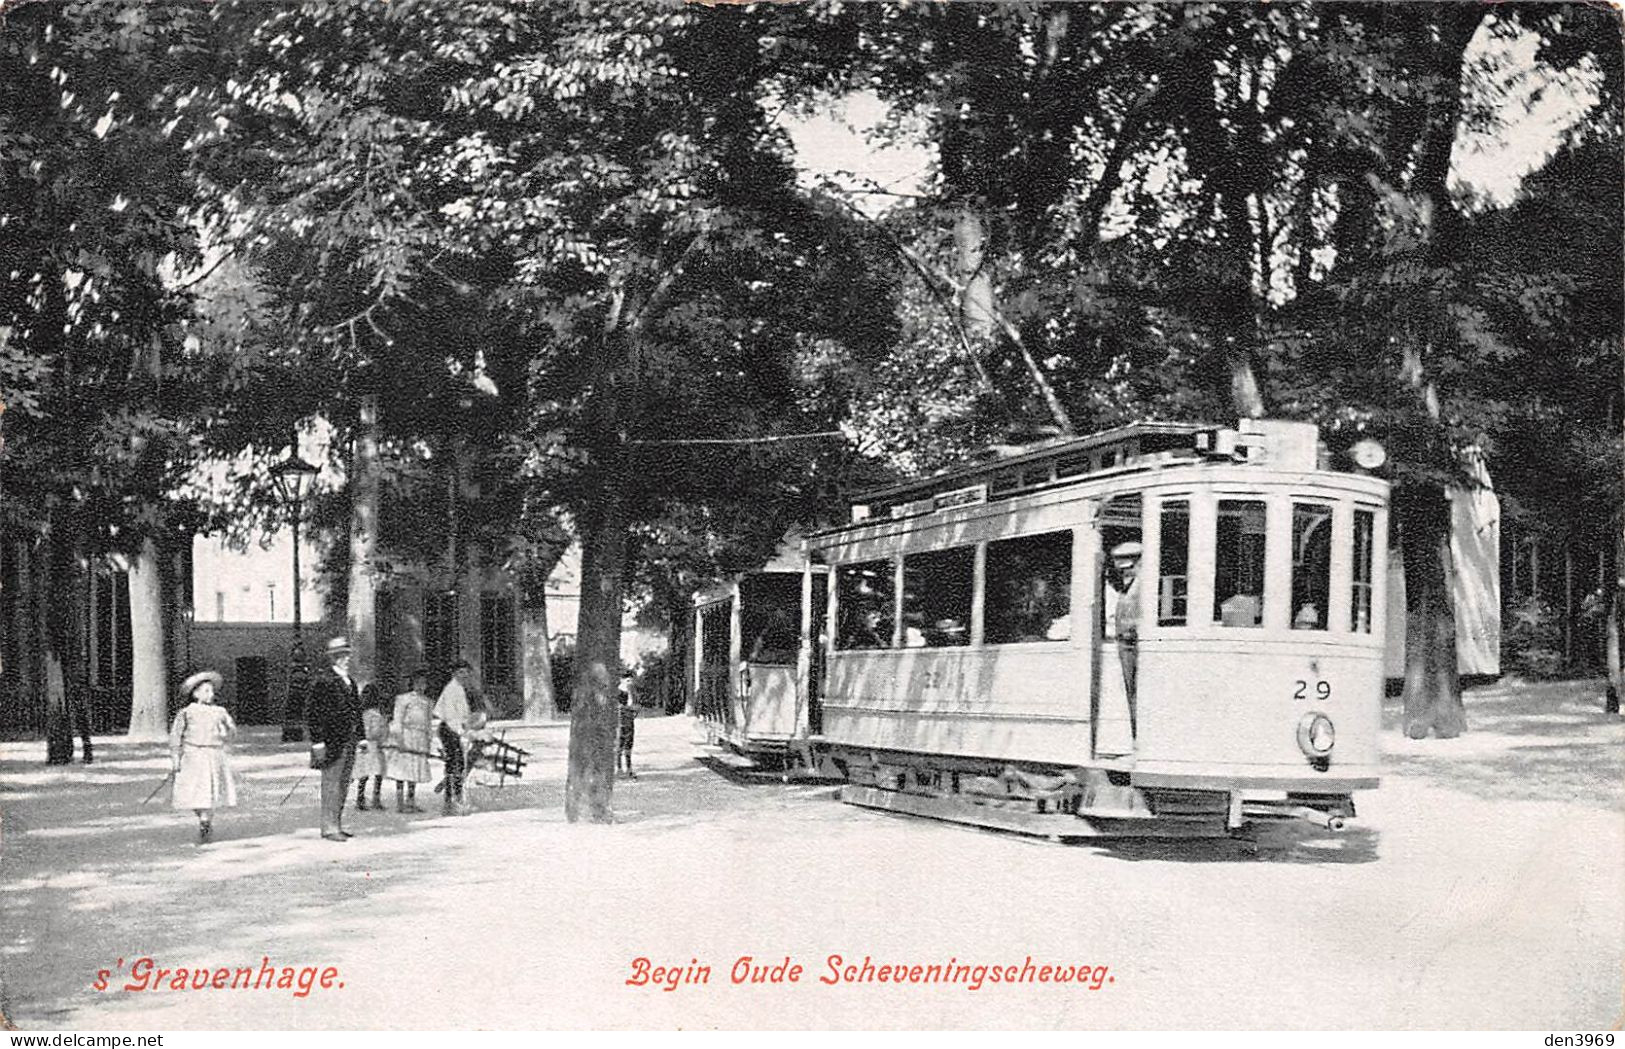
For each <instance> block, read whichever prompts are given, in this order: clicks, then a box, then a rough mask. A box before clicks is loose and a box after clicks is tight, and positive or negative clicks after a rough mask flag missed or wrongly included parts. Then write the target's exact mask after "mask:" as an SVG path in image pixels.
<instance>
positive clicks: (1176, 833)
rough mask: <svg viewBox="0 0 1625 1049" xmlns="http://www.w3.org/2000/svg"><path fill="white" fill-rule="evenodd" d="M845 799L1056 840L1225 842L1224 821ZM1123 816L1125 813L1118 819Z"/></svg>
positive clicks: (897, 795) (912, 798) (893, 794)
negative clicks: (1132, 817) (1083, 814)
mask: <svg viewBox="0 0 1625 1049" xmlns="http://www.w3.org/2000/svg"><path fill="white" fill-rule="evenodd" d="M841 800H842V801H844V802H846V803H847V804H850V805H860V806H862V807H864V808H870V809H882V810H884V811H887V812H901V813H905V814H907V815H911V816H925V817H928V818H930V819H939V820H948V821H950V822H953V823H966V824H970V825H972V826H978V827H990V828H992V829H994V830H1003V831H1011V832H1013V833H1016V834H1030V835H1035V836H1037V837H1043V838H1052V839H1057V840H1061V839H1072V838H1100V837H1124V838H1224V837H1229V836H1230V835H1229V833H1228V831H1226V830H1225V827H1224V821H1223V820H1222V819H1221V820H1218V821H1215V820H1212V819H1200V820H1192V819H1173V820H1166V819H1156V818H1136V819H1124V818H1088V817H1083V816H1069V815H1061V814H1057V813H1040V812H1034V811H1032V810H1031V809H1027V810H1022V809H1016V808H1007V807H1004V806H995V805H978V804H975V803H972V802H968V801H966V800H964V799H962V798H954V797H939V796H933V795H928V794H904V793H902V792H900V791H895V790H881V789H879V788H877V787H860V786H852V785H850V784H849V785H847V786H845V787H842V788H841ZM1114 815H1115V816H1116V817H1120V816H1121V813H1116V814H1114Z"/></svg>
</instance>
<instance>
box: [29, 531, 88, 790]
mask: <svg viewBox="0 0 1625 1049" xmlns="http://www.w3.org/2000/svg"><path fill="white" fill-rule="evenodd" d="M65 531H66V530H65V529H55V530H53V534H52V536H51V537H50V538H49V539H47V540H46V541H45V542H44V543H43V544H42V545H41V547H40V558H39V561H38V565H39V570H40V576H39V581H38V593H39V595H40V596H41V601H40V624H39V625H40V628H41V633H42V635H43V643H42V644H41V645H40V651H42V652H43V653H44V654H45V761H46V763H47V764H50V765H65V764H67V763H68V762H70V761H72V760H73V717H72V712H71V711H70V710H69V707H68V687H69V682H70V681H71V679H72V677H73V675H74V672H75V670H76V669H77V668H76V664H77V663H78V662H79V661H78V659H77V655H78V654H77V652H75V646H74V624H73V619H74V617H75V615H76V614H77V613H78V602H76V601H74V600H73V598H72V596H71V595H72V594H73V592H74V586H73V575H74V570H73V569H74V566H73V560H74V559H73V545H72V542H71V541H70V540H69V539H68V538H67V536H66V535H65V534H64V533H65ZM64 595H67V596H64Z"/></svg>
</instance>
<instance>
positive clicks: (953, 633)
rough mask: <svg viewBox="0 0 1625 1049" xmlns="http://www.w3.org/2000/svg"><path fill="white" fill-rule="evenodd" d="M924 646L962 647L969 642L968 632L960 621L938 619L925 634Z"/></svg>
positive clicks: (962, 621)
mask: <svg viewBox="0 0 1625 1049" xmlns="http://www.w3.org/2000/svg"><path fill="white" fill-rule="evenodd" d="M925 638H926V644H927V645H929V646H931V647H932V648H946V647H949V646H953V645H963V644H966V643H967V642H968V641H969V638H970V630H969V629H968V628H967V627H966V626H965V622H964V620H962V619H954V618H951V617H950V618H946V619H939V620H937V621H936V623H934V624H933V625H932V626H931V628H930V629H929V630H927V631H926V632H925Z"/></svg>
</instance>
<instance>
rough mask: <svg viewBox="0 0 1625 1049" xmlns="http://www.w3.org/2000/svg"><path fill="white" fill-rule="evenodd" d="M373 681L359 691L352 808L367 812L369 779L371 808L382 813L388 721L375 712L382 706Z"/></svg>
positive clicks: (379, 711)
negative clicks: (359, 704)
mask: <svg viewBox="0 0 1625 1049" xmlns="http://www.w3.org/2000/svg"><path fill="white" fill-rule="evenodd" d="M381 692H382V690H381V689H380V688H379V687H378V684H377V682H373V683H372V684H369V685H368V686H367V687H366V688H364V689H362V690H361V733H362V737H363V738H362V740H361V742H360V743H359V744H358V745H357V746H356V751H355V772H354V773H353V775H354V776H355V807H356V808H358V809H360V810H361V811H363V812H365V811H366V810H367V780H368V779H371V780H372V807H373V808H375V809H378V810H380V811H382V810H383V807H384V802H383V799H382V798H380V797H379V796H378V795H379V794H380V793H382V792H383V789H384V744H385V743H386V742H387V740H388V732H389V719H388V718H386V717H384V712H383V711H382V710H381V709H379V708H380V707H382V706H383V705H384V700H383V697H382V695H381Z"/></svg>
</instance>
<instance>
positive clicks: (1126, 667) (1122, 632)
mask: <svg viewBox="0 0 1625 1049" xmlns="http://www.w3.org/2000/svg"><path fill="white" fill-rule="evenodd" d="M1142 550H1143V547H1141V545H1140V544H1139V543H1136V542H1127V543H1118V544H1117V545H1116V546H1114V547H1112V569H1113V575H1114V576H1115V578H1114V579H1113V582H1112V587H1113V593H1115V595H1116V602H1115V608H1113V610H1112V613H1111V623H1112V626H1113V628H1114V629H1113V634H1114V635H1115V638H1116V641H1117V659H1118V661H1119V662H1120V663H1121V664H1122V665H1123V692H1124V694H1125V695H1126V696H1127V697H1128V725H1129V735H1130V736H1131V737H1134V738H1138V737H1139V734H1140V732H1139V719H1138V716H1137V713H1136V711H1137V708H1136V706H1135V698H1136V685H1137V683H1138V679H1139V669H1140V554H1141V552H1142Z"/></svg>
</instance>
